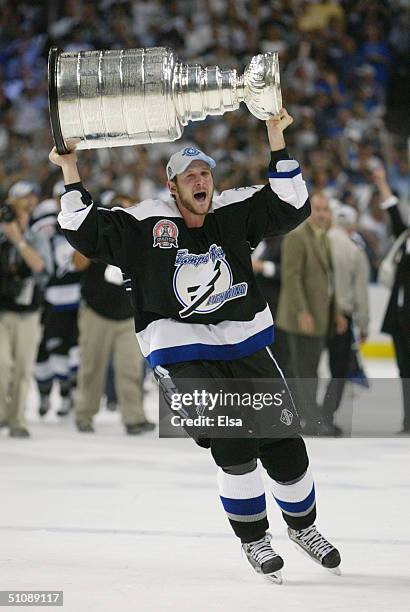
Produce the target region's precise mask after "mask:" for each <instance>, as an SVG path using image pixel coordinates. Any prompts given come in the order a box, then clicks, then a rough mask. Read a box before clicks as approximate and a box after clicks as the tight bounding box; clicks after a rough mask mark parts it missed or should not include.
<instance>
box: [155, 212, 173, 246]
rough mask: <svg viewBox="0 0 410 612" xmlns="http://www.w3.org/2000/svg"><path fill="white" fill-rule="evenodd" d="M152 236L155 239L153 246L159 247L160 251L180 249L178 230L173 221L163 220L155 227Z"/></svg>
mask: <svg viewBox="0 0 410 612" xmlns="http://www.w3.org/2000/svg"><path fill="white" fill-rule="evenodd" d="M152 235H153V237H154V243H153V245H152V246H154V247H156V246H158V247H159V248H160V249H170V248H171V247H175V248H176V249H177V248H178V228H177V226H176V225H175V223H174V222H173V221H170V220H169V219H161V221H158V223H156V224H155V225H154V229H153V230H152Z"/></svg>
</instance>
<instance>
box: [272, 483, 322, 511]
mask: <svg viewBox="0 0 410 612" xmlns="http://www.w3.org/2000/svg"><path fill="white" fill-rule="evenodd" d="M275 499H276V501H277V503H278V506H279V507H280V508H281V510H283V511H284V512H290V513H292V512H304V511H305V510H309V508H310V507H311V506H312V504H313V502H314V501H315V485H312V490H311V492H310V493H309V495H308V496H307V497H305V499H303V500H302V501H298V502H285V501H282V500H281V499H278V498H277V497H275Z"/></svg>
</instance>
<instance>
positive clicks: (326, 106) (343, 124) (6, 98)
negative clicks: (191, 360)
mask: <svg viewBox="0 0 410 612" xmlns="http://www.w3.org/2000/svg"><path fill="white" fill-rule="evenodd" d="M409 16H410V12H409V6H408V2H407V0H170V1H168V0H167V1H164V0H95V1H93V2H87V1H84V0H56V1H55V2H45V1H43V2H26V1H24V0H23V1H20V2H18V3H16V2H13V1H11V0H0V197H1V198H2V200H3V201H4V200H5V199H6V198H7V195H8V196H9V199H10V197H11V196H13V197H12V198H11V199H13V198H14V199H15V201H16V203H18V202H20V203H21V202H22V201H23V200H24V202H25V204H24V206H25V210H28V209H29V208H30V207H31V206H32V207H33V209H34V212H33V210H31V213H33V217H32V219H31V220H30V221H29V220H28V219H27V218H26V217H24V215H26V213H25V212H24V211H23V208H22V209H21V210H22V211H23V212H20V213H19V214H20V216H19V222H21V224H22V225H24V227H26V226H27V224H28V225H29V226H30V227H31V228H32V229H33V228H34V226H35V224H36V223H37V224H38V225H39V227H40V229H47V228H48V230H49V237H50V238H51V242H52V250H53V252H54V258H56V257H57V260H58V257H59V255H58V249H62V255H61V257H62V259H61V261H60V262H58V261H57V260H56V261H55V262H54V263H55V266H54V272H51V275H52V276H51V281H50V283H49V284H51V288H52V291H51V292H50V291H49V292H48V293H49V294H50V295H52V296H54V297H51V298H50V299H49V298H47V300H48V303H47V305H46V307H45V308H44V309H43V315H42V316H43V327H44V329H45V327H46V326H47V325H48V326H49V330H51V332H50V333H51V336H50V337H51V339H52V335H53V334H55V333H56V331H55V328H54V327H53V326H55V325H57V327H58V326H59V325H60V323H61V320H62V319H61V315H59V317H57V318H56V317H55V314H56V312H57V311H62V310H64V309H65V310H67V307H68V306H71V307H73V305H74V307H73V308H71V310H74V311H76V310H77V309H78V302H79V296H80V289H79V287H80V281H81V279H80V276H79V277H78V278H77V279H76V280H75V283H77V285H78V286H77V289H75V290H73V296H74V294H75V296H76V298H75V300H74V297H72V299H71V298H70V299H71V302H70V300H69V299H68V298H67V300H68V301H67V303H62V302H61V301H59V300H60V297H59V298H58V300H57V302H53V300H55V296H56V295H57V294H58V295H59V296H62V295H63V294H64V295H68V293H67V289H64V288H63V289H61V286H62V285H65V284H67V285H68V284H69V285H70V286H71V285H74V284H75V283H74V281H73V279H72V278H71V277H70V279H71V280H70V279H69V278H68V277H66V278H65V280H63V281H62V280H61V279H62V277H63V276H64V274H65V273H67V272H70V273H71V272H73V273H77V272H79V270H84V269H86V268H87V267H89V266H90V263H89V262H88V263H87V262H86V263H84V262H82V263H81V266H83V267H81V266H77V268H76V270H77V272H75V271H74V270H73V269H71V270H68V268H66V269H64V265H65V264H64V261H65V259H64V258H66V257H67V256H69V257H70V258H71V255H72V254H71V253H68V252H67V253H68V255H67V253H64V252H63V251H64V249H65V248H66V247H65V246H64V244H63V243H61V244H59V240H60V238H59V236H58V228H56V212H57V207H58V205H57V201H58V197H59V196H60V195H61V193H62V192H63V186H61V184H60V179H61V177H60V173H59V171H58V169H57V168H56V167H55V166H52V165H51V164H50V162H49V160H48V154H49V151H50V149H51V147H52V146H53V142H52V138H51V132H50V127H49V118H48V105H47V56H48V51H49V48H50V47H52V46H57V47H60V48H62V49H63V50H65V51H79V50H94V49H115V48H133V47H152V46H169V47H171V48H172V49H173V50H174V51H175V52H176V53H177V55H178V56H179V58H180V59H181V60H182V61H187V62H190V63H201V64H202V65H207V66H211V65H215V64H216V65H219V66H220V68H222V69H223V68H236V69H237V70H238V72H239V73H242V72H243V70H244V68H245V66H246V65H247V64H248V62H249V61H250V59H251V57H252V56H253V55H255V54H257V53H260V52H267V51H277V52H278V54H279V60H280V71H281V80H282V94H283V100H284V105H285V106H286V108H287V110H288V112H289V113H290V114H291V115H292V116H293V117H294V125H293V126H292V128H291V129H290V130H288V132H287V134H286V140H287V145H288V149H289V151H290V153H291V155H292V156H293V157H295V158H296V159H297V160H298V161H299V162H300V163H301V166H302V170H303V176H304V178H305V180H306V181H307V183H308V188H309V190H310V192H311V193H316V192H320V193H321V194H322V196H323V197H325V198H326V200H327V201H328V202H329V203H330V209H333V210H335V211H336V210H338V209H340V206H341V205H348V206H349V207H351V209H354V211H353V212H354V230H355V235H356V241H357V242H358V243H360V248H362V249H363V250H364V252H365V254H366V257H367V264H368V266H369V273H368V277H369V280H370V281H374V280H376V278H377V271H378V268H379V266H380V263H381V261H382V260H383V258H384V257H385V255H386V253H388V251H389V249H390V247H391V245H392V244H393V242H394V239H395V235H396V236H397V235H398V233H397V231H395V228H394V226H393V225H394V224H393V223H392V221H391V215H389V214H388V212H387V210H386V207H385V206H384V207H383V206H380V204H383V203H386V201H387V200H389V202H390V203H389V202H388V206H391V205H392V201H391V198H390V199H389V197H388V195H389V194H390V196H391V192H392V193H393V194H394V196H395V199H394V205H395V206H396V205H397V204H398V209H399V210H401V213H402V217H403V219H405V222H407V220H408V215H409V207H410V175H409V152H408V147H409V140H408V136H409V129H408V127H409V122H408V109H409V98H408V68H409V31H410V29H409ZM185 144H186V145H191V144H195V145H196V146H198V147H199V148H201V149H203V150H204V151H205V152H206V153H208V154H210V155H212V157H213V158H215V160H216V161H217V166H216V168H215V172H214V174H215V184H216V188H217V189H218V191H223V190H224V189H228V188H231V187H237V186H244V185H251V184H260V183H263V182H265V180H266V165H267V160H268V158H269V152H268V142H267V138H266V130H265V125H264V123H263V122H261V121H258V120H257V119H256V118H255V117H253V116H252V115H251V114H250V113H249V111H248V110H247V109H246V108H245V106H244V105H242V107H241V109H240V110H238V111H235V112H232V113H227V114H225V115H224V116H223V117H213V118H208V119H207V120H205V121H202V122H198V123H191V124H190V125H188V126H187V127H186V128H185V131H184V134H183V138H182V140H179V141H177V142H175V143H163V144H156V145H148V146H140V147H118V148H113V149H99V150H94V151H82V152H81V153H80V156H81V171H82V177H83V180H84V183H85V185H86V186H87V188H88V189H89V191H90V192H91V193H92V195H93V196H94V199H95V200H96V201H100V202H101V203H102V204H103V205H107V206H109V205H110V204H111V203H112V202H113V200H115V201H116V202H118V198H119V195H121V198H122V199H123V200H124V201H126V202H125V203H124V204H123V205H129V204H130V203H132V202H138V201H141V200H143V199H146V198H162V197H167V196H168V191H167V189H166V184H165V183H166V175H165V166H166V163H167V161H168V158H169V156H170V155H171V154H172V153H173V152H174V151H175V150H177V149H180V148H181V146H184V145H185ZM21 181H23V182H21ZM16 185H17V186H16ZM387 185H388V189H389V191H388V192H387V191H386V190H387ZM13 186H14V187H13ZM10 187H11V191H10ZM390 190H391V192H390ZM386 193H387V195H386ZM33 195H35V200H33V202H34V204H31V203H30V202H29V201H28V200H27V201H26V200H25V198H30V197H32V196H33ZM391 197H393V196H391ZM386 198H387V200H386ZM396 198H397V199H396ZM53 202H54V204H53ZM37 203H38V204H37ZM351 209H350V213H349V215H350V216H351V215H352V212H351ZM31 213H30V214H31ZM26 216H27V215H26ZM47 219H48V220H47ZM3 220H4V219H3ZM400 228H401V226H400ZM56 232H57V234H56ZM399 233H400V232H399ZM27 236H29V234H27ZM27 236H24V237H23V238H22V237H21V236H17V237H16V236H14V237H13V239H12V237H11V236H10V235H8V234H7V238H8V239H9V240H11V241H12V242H13V244H14V245H15V247H16V249H17V251H18V252H19V253H20V255H22V257H23V259H24V262H25V265H26V266H27V267H28V268H30V269H31V270H32V271H33V270H35V268H36V266H37V268H38V267H39V264H38V261H37V260H36V259H35V256H34V255H33V253H32V252H31V246H30V245H32V244H33V245H34V242H33V243H31V242H30V241H28V245H29V249H27V246H28V245H27V243H26V241H25V238H26V239H27ZM56 236H57V237H56ZM0 238H1V232H0ZM53 241H54V243H53ZM60 242H61V240H60ZM3 244H4V240H3ZM33 257H34V259H33ZM50 257H51V254H50ZM342 259H343V258H342ZM46 260H47V255H46V254H44V256H43V261H46ZM272 261H275V259H274V258H272ZM61 262H63V263H61ZM406 265H407V264H406ZM59 266H60V268H61V269H60V268H59ZM61 266H62V267H61ZM46 267H47V266H46V265H45V267H44V269H41V270H37V272H36V273H39V272H41V273H45V272H46V271H47V270H46ZM28 268H27V269H28ZM59 269H60V272H61V270H63V269H64V270H63V271H64V274H63V273H62V272H61V273H60V272H59ZM92 269H93V270H94V273H93V274H94V276H93V275H91V274H90V273H89V272H88V273H87V274H84V277H83V278H88V280H87V281H83V287H82V295H83V298H84V295H85V294H87V291H88V294H89V295H96V291H95V289H94V286H93V285H92V283H94V282H95V278H97V277H96V276H95V274H97V270H96V269H94V268H92ZM51 270H52V267H50V270H49V275H50V271H51ZM255 271H256V270H255ZM98 273H99V274H101V279H100V281H101V282H100V281H99V282H100V285H99V287H100V288H99V289H98V291H101V295H105V294H103V291H104V289H103V283H104V282H105V281H106V280H107V279H106V278H105V277H104V274H105V273H104V270H100V271H99V272H98ZM27 274H28V272H27ZM406 274H407V276H406V279H407V280H406V282H407V283H408V272H406ZM270 276H272V274H271V273H270ZM268 277H269V274H268ZM87 282H88V283H91V285H89V287H88V288H87V286H86V285H85V284H84V283H87ZM111 284H112V282H111ZM114 284H115V283H114ZM55 286H57V287H59V288H58V289H57V290H55ZM53 287H54V288H53ZM49 288H50V287H49ZM111 289H112V287H111ZM98 291H97V293H98ZM61 299H62V298H61ZM113 299H114V298H113ZM118 299H119V298H118V297H116V298H115V300H118ZM115 300H114V301H115ZM100 302H101V303H98V304H97V303H96V304H93V305H92V308H93V309H94V310H95V311H96V312H99V308H103V307H104V306H106V304H108V303H113V301H112V300H111V299H110V298H107V300H106V301H105V305H104V304H103V303H102V302H104V299H102V300H100ZM33 304H34V302H33ZM89 305H90V304H89ZM36 307H37V306H36ZM30 308H31V306H30ZM128 309H129V304H125V303H124V310H123V311H121V312H120V313H115V314H114V316H113V319H112V330H113V332H112V333H113V337H116V335H117V327H116V326H117V324H118V326H119V325H120V323H119V322H120V321H128V323H129V324H130V321H131V311H129V312H128ZM1 310H2V307H1V305H0V311H1ZM6 310H7V309H6ZM32 310H33V308H32ZM33 312H34V310H33ZM99 314H100V315H101V316H102V317H107V316H108V315H107V313H106V312H105V311H104V312H103V310H101V312H100V313H99ZM111 314H112V313H110V316H111ZM49 315H50V317H51V320H50V321H48V323H47V321H46V318H47V317H48V316H49ZM75 316H76V315H75ZM57 319H58V321H57ZM34 323H35V325H34ZM128 323H127V325H128ZM13 324H14V323H13ZM124 325H125V324H124ZM37 327H38V321H36V322H34V320H33V328H32V332H33V333H34V332H35V329H37ZM85 327H87V326H85ZM67 329H68V328H67ZM13 333H14V332H13ZM65 333H66V332H65ZM129 333H130V334H131V335H132V336H133V331H129ZM389 333H390V332H389ZM44 334H45V335H44V336H43V343H42V344H41V346H40V355H39V357H38V364H37V373H38V376H37V379H38V382H39V391H40V395H42V398H41V405H40V409H39V410H40V414H41V413H43V416H44V415H45V414H46V413H47V411H48V409H49V404H48V401H49V394H50V390H51V383H52V379H50V378H47V376H46V375H45V374H44V373H43V378H42V375H41V367H42V366H43V370H44V364H45V363H46V362H47V363H48V360H49V357H50V352H49V351H48V352H47V351H45V348H46V344H47V337H46V336H47V330H46V329H45V332H44ZM97 335H98V334H97ZM66 336H67V333H66ZM74 336H75V337H74ZM349 338H350V336H349ZM49 339H50V338H49ZM23 340H24V338H23ZM76 344H77V338H76V332H75V334H74V332H73V334H72V337H71V338H70V337H66V343H65V346H64V351H65V357H67V356H68V354H69V352H70V351H71V353H73V350H72V349H75V348H76ZM80 344H81V339H80ZM23 345H24V342H23V344H22V346H23ZM23 350H24V349H23ZM104 350H106V361H107V362H108V360H109V357H110V352H111V349H110V348H109V347H108V346H107V347H106V348H105V349H104ZM42 351H43V354H42ZM44 351H45V352H44ZM405 351H408V347H407V348H405ZM406 355H408V353H406ZM59 359H60V361H59V363H60V366H61V367H62V365H61V364H62V362H61V355H60V356H59ZM57 361H58V360H57ZM114 361H115V358H114ZM131 361H132V360H131ZM407 361H408V358H407V356H405V357H404V359H403V363H407ZM74 362H75V365H73V364H74ZM67 363H68V362H67ZM66 365H67V364H66ZM77 365H78V354H77V359H74V360H72V363H71V365H68V366H67V367H69V369H70V368H71V372H72V373H73V372H74V373H75V369H76V367H77ZM100 365H101V364H100ZM106 366H107V363H104V364H103V365H101V368H102V370H103V369H104V368H105V367H106ZM64 367H66V366H64ZM57 369H58V368H57ZM102 370H101V371H102ZM401 372H402V373H401V376H402V377H408V376H409V374H406V373H403V372H404V370H403V369H401ZM406 372H407V370H406ZM68 376H69V370H67V372H66V373H65V374H64V375H63V374H61V371H60V377H59V378H60V381H61V380H63V381H64V380H65V381H66V382H67V380H68V378H67V377H68ZM94 379H95V376H94ZM84 380H85V379H84ZM50 381H51V382H50ZM117 382H118V381H117ZM137 383H138V385H139V388H140V394H141V393H142V391H141V380H140V379H139V380H138V381H136V382H135V384H137ZM27 384H28V382H27ZM102 384H103V383H102V382H101V385H102ZM120 384H121V383H120ZM41 385H42V386H41ZM70 385H71V383H70V384H68V385H66V387H64V384H63V385H62V386H61V385H60V387H61V388H60V392H61V396H62V399H63V400H64V397H68V396H69V394H70V388H71V387H70ZM84 388H89V383H86V382H84ZM118 391H119V394H120V395H121V394H123V395H124V396H125V395H126V394H127V391H126V389H125V390H124V388H122V389H121V388H120V389H119V390H118ZM16 392H17V391H16ZM98 393H99V392H98ZM108 395H109V392H108ZM131 395H132V393H131ZM114 399H115V401H114V403H115V402H116V398H115V394H114ZM18 401H20V400H18ZM68 403H69V404H71V401H70V402H68ZM109 403H110V402H109ZM120 403H121V402H120ZM123 404H124V405H125V402H123ZM140 404H141V401H140V400H139V407H138V411H134V412H132V410H133V409H131V412H130V413H126V414H123V415H122V416H123V421H124V424H125V426H126V431H127V433H140V432H141V431H144V430H149V429H150V427H151V426H152V424H150V423H148V422H147V421H146V420H145V416H144V413H143V411H142V408H141V405H140ZM87 405H89V402H87ZM123 408H124V406H123ZM19 410H21V411H22V410H23V409H22V408H21V407H20V408H19ZM60 410H61V413H62V414H65V413H67V412H68V410H69V408H68V407H67V406H64V402H63V405H62V407H61V408H60ZM97 410H98V405H97V404H96V405H95V407H94V408H93V409H92V410H91V411H90V414H87V415H85V413H84V415H83V417H84V418H83V421H82V423H80V422H79V421H78V420H77V427H78V428H79V430H80V431H92V417H93V416H94V414H95V413H96V411H97ZM17 412H18V411H17ZM17 412H16V415H17ZM91 413H92V414H91ZM78 414H79V413H78ZM78 414H77V416H78ZM0 416H1V415H0ZM409 418H410V416H409ZM15 419H16V420H15V424H16V427H15V428H14V429H15V430H16V431H17V434H16V435H17V436H18V435H19V433H18V431H19V430H20V434H21V430H22V429H24V427H23V425H24V420H23V419H20V420H19V417H18V415H17V416H16V417H15ZM0 421H1V419H0ZM4 424H5V423H4ZM1 425H2V423H1V422H0V426H1ZM80 425H81V426H80ZM408 426H409V424H408V423H407V426H406V427H407V428H408ZM141 428H142V429H141ZM144 428H145V429H144ZM151 428H152V427H151ZM22 437H24V432H23V434H22Z"/></svg>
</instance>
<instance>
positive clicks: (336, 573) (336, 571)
mask: <svg viewBox="0 0 410 612" xmlns="http://www.w3.org/2000/svg"><path fill="white" fill-rule="evenodd" d="M292 542H293V545H294V547H295V548H296V550H298V551H299V552H300V553H301V554H302V555H303V556H304V557H307V558H308V559H310V560H311V561H313V562H314V563H316V564H317V565H319V566H320V567H323V569H325V570H327V571H328V572H330V573H331V574H333V575H334V576H341V575H342V572H341V570H340V565H338V566H337V567H324V566H323V565H322V564H321V563H320V561H317V560H316V559H314V558H313V557H311V556H310V555H309V553H308V552H306V550H305V549H304V548H302V547H301V546H299V544H296V542H294V541H293V540H292Z"/></svg>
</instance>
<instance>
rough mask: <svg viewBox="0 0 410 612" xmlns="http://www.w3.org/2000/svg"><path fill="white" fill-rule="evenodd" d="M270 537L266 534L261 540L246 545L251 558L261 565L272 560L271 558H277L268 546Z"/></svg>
mask: <svg viewBox="0 0 410 612" xmlns="http://www.w3.org/2000/svg"><path fill="white" fill-rule="evenodd" d="M271 538H272V536H271V535H270V534H266V536H265V537H263V538H262V539H261V540H257V541H256V542H249V544H246V548H247V550H248V552H249V554H250V555H251V556H252V558H253V559H254V560H255V561H256V562H257V563H259V564H260V565H262V564H263V563H265V561H269V560H270V559H273V557H277V554H276V553H275V551H274V550H273V548H272V546H271V545H270V541H271Z"/></svg>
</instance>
